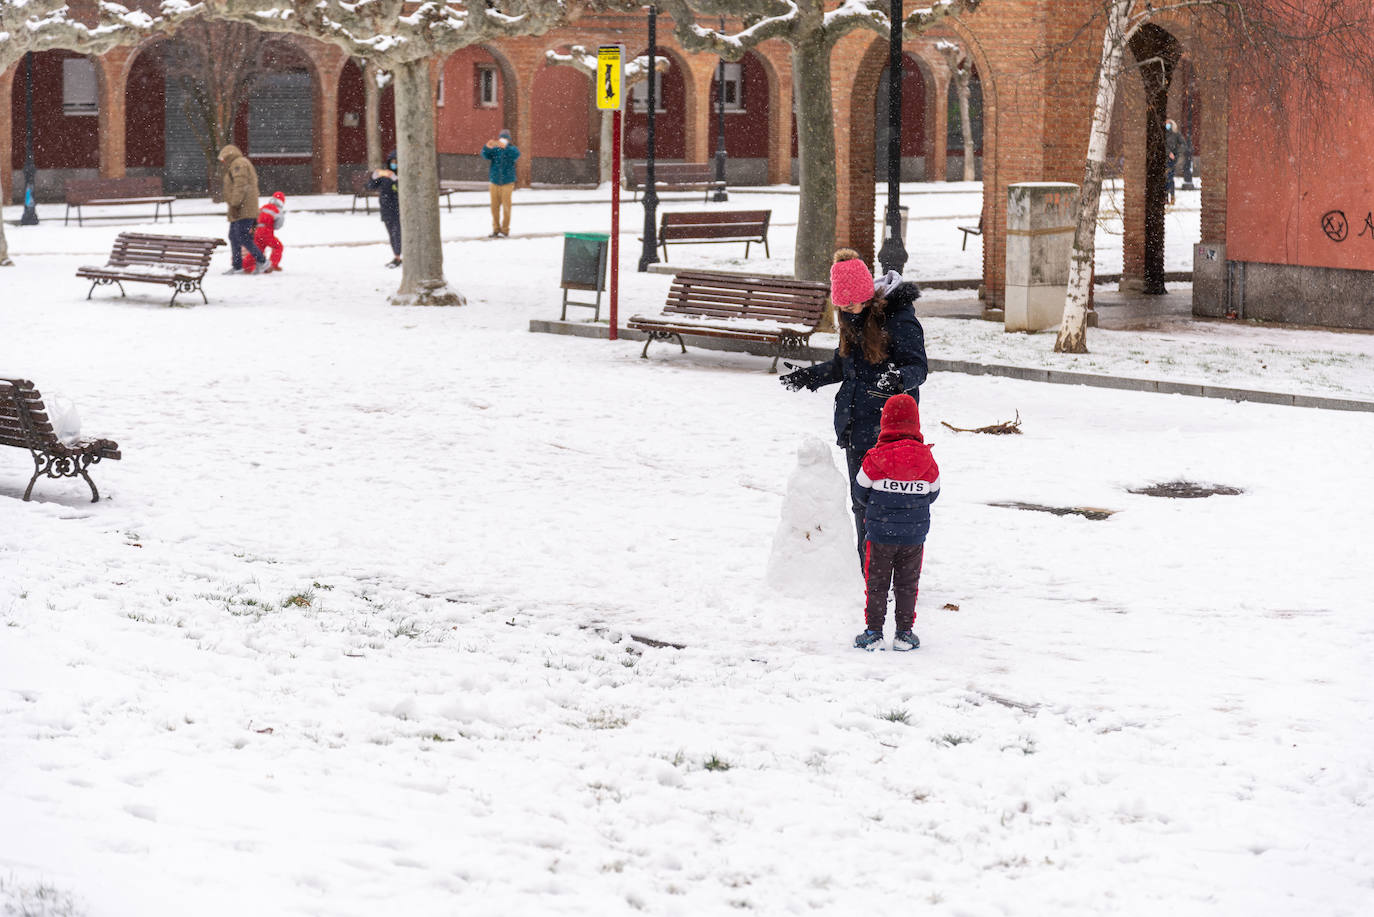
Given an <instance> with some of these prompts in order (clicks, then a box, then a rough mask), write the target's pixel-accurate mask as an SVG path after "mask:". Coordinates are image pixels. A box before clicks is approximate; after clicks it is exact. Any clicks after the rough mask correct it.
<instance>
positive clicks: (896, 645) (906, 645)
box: [892, 627, 921, 653]
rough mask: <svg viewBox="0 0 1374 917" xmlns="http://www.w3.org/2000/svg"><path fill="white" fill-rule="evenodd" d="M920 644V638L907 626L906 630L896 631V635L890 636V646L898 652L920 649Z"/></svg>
mask: <svg viewBox="0 0 1374 917" xmlns="http://www.w3.org/2000/svg"><path fill="white" fill-rule="evenodd" d="M920 646H921V638H920V637H918V636H916V634H915V633H914V632H913V631H912V630H911V628H909V627H908V628H907V629H906V630H899V631H897V635H896V636H894V637H893V638H892V648H893V649H894V650H896V651H897V652H899V653H905V652H908V651H910V650H914V649H920Z"/></svg>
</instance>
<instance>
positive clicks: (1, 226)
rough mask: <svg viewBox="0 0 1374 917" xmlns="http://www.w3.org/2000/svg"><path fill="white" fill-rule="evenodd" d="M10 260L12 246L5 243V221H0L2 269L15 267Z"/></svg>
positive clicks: (0, 259) (0, 265) (0, 264)
mask: <svg viewBox="0 0 1374 917" xmlns="http://www.w3.org/2000/svg"><path fill="white" fill-rule="evenodd" d="M13 266H14V262H13V261H11V260H10V244H9V243H8V242H6V241H5V221H4V220H0V267H13Z"/></svg>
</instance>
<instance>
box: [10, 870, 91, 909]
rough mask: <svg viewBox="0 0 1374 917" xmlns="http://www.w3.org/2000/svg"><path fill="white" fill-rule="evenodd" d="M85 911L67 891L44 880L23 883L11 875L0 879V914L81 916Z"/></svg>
mask: <svg viewBox="0 0 1374 917" xmlns="http://www.w3.org/2000/svg"><path fill="white" fill-rule="evenodd" d="M84 913H85V911H84V910H82V909H81V907H80V906H79V905H78V904H77V903H76V899H75V898H73V897H72V896H71V895H70V894H69V893H67V892H64V891H62V890H61V889H59V888H56V887H55V886H52V885H48V884H47V883H45V882H38V883H37V884H35V885H23V884H20V883H19V882H17V881H16V880H15V879H14V877H13V876H11V877H10V878H9V879H0V914H3V915H4V917H81V915H82V914H84Z"/></svg>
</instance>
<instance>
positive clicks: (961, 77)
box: [935, 41, 978, 181]
mask: <svg viewBox="0 0 1374 917" xmlns="http://www.w3.org/2000/svg"><path fill="white" fill-rule="evenodd" d="M935 49H936V50H937V51H939V52H940V56H941V57H943V58H944V59H945V66H947V67H948V68H949V78H950V79H951V80H953V81H954V95H955V98H957V99H958V100H959V132H960V134H961V136H962V137H963V141H964V181H973V180H974V179H975V178H976V177H977V175H978V173H977V169H976V166H977V163H975V162H974V155H975V154H976V153H977V151H976V150H975V149H974V143H973V118H972V116H971V115H970V114H969V97H970V88H969V87H970V84H971V83H972V82H973V79H972V77H973V67H972V66H970V64H969V59H968V56H967V55H966V54H964V49H963V48H961V47H959V46H958V45H957V44H955V43H954V42H952V41H937V42H936V43H935Z"/></svg>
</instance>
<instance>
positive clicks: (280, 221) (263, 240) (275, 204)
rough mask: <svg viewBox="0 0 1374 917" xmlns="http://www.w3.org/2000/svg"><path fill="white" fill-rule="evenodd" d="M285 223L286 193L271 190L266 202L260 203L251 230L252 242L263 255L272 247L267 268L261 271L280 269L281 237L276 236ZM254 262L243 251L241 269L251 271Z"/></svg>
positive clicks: (267, 271) (268, 271) (249, 272)
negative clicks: (253, 227)
mask: <svg viewBox="0 0 1374 917" xmlns="http://www.w3.org/2000/svg"><path fill="white" fill-rule="evenodd" d="M285 224H286V195H285V194H283V193H282V192H280V191H276V192H273V194H272V196H271V197H269V198H268V199H267V203H265V204H263V205H262V209H261V210H259V211H258V225H257V227H256V228H255V229H254V230H253V244H254V245H256V246H257V247H258V248H259V249H260V250H261V251H262V253H263V254H264V255H266V254H267V250H268V249H269V248H270V249H272V254H271V256H270V258H269V259H268V260H269V262H270V263H269V264H268V265H267V270H266V271H264V272H263V273H265V274H270V273H272V272H273V271H279V270H281V253H282V246H281V239H278V238H277V230H278V229H280V228H281V227H282V226H283V225H285ZM255 264H256V262H255V261H254V259H253V256H252V255H251V254H247V253H245V254H244V256H243V269H244V272H245V273H248V274H251V273H253V267H254V266H255Z"/></svg>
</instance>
